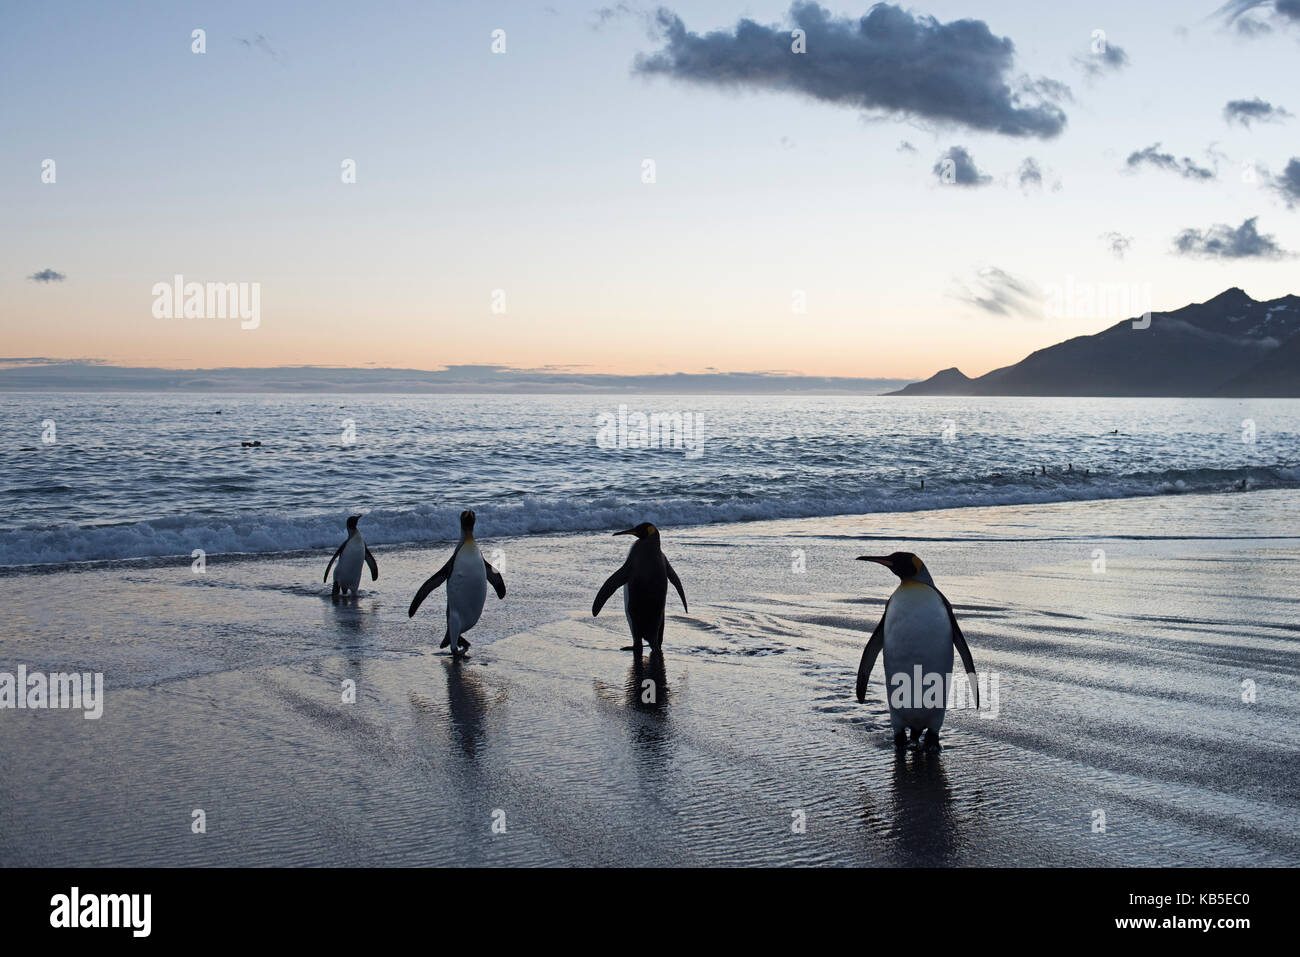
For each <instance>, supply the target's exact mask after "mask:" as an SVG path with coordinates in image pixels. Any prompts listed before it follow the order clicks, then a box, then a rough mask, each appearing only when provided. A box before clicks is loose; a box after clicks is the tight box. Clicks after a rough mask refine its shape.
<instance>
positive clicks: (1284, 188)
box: [1273, 156, 1300, 209]
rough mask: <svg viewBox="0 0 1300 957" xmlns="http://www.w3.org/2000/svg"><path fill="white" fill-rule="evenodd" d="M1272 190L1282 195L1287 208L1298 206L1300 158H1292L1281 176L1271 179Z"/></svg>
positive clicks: (1299, 198) (1299, 196)
mask: <svg viewBox="0 0 1300 957" xmlns="http://www.w3.org/2000/svg"><path fill="white" fill-rule="evenodd" d="M1273 188H1274V189H1276V190H1277V191H1278V192H1279V193H1281V194H1282V198H1283V199H1285V200H1286V204H1287V207H1288V208H1290V209H1294V208H1295V207H1296V206H1300V157H1294V156H1293V157H1292V158H1291V162H1289V163H1287V164H1286V169H1284V170H1282V175H1281V176H1274V177H1273Z"/></svg>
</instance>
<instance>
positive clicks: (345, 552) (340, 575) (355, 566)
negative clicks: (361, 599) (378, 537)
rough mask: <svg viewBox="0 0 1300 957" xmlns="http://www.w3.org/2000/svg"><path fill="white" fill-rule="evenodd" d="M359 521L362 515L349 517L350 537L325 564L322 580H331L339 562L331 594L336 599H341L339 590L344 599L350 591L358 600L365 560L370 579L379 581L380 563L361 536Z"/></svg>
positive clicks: (353, 597)
mask: <svg viewBox="0 0 1300 957" xmlns="http://www.w3.org/2000/svg"><path fill="white" fill-rule="evenodd" d="M359 521H361V516H360V515H351V516H349V517H348V537H347V539H346V540H344V542H343V544H342V545H340V546H339V548H338V551H336V552H335V553H334V557H333V558H331V559H330V562H329V564H328V565H326V566H325V577H323V578H322V579H321V581H322V582H327V581H329V579H330V568H331V567H333V565H334V563H335V562H336V561H337V562H338V563H339V567H338V568H336V569H334V590H333V592H332V593H331V594H330V597H331V599H333V600H334V601H338V600H339V592H342V593H343V599H344V601H346V600H347V595H348V592H352V600H353V601H356V598H357V586H358V585H360V584H361V565H362V563H363V562H364V563H365V564H366V565H369V566H370V580H371V581H372V582H377V581H379V565H378V564H376V563H375V556H374V555H371V554H370V549H368V548H366V540H365V539H364V538H362V537H361V532H360V531H358V529H357V522H359Z"/></svg>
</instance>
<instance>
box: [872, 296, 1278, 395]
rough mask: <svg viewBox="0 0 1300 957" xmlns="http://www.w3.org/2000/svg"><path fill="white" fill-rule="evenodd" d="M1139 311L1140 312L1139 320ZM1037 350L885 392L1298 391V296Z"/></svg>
mask: <svg viewBox="0 0 1300 957" xmlns="http://www.w3.org/2000/svg"><path fill="white" fill-rule="evenodd" d="M1134 318H1137V317H1134ZM1133 322H1134V320H1133V319H1126V320H1124V321H1123V322H1119V323H1116V324H1115V325H1113V326H1111V327H1110V328H1109V329H1106V330H1103V331H1102V332H1098V333H1097V334H1095V335H1091V336H1076V337H1075V338H1073V339H1067V340H1065V341H1064V342H1058V343H1057V344H1056V345H1054V346H1048V347H1047V348H1046V349H1039V350H1038V351H1037V352H1034V353H1031V354H1030V355H1028V356H1026V357H1025V358H1024V359H1021V360H1020V361H1019V362H1017V363H1016V364H1015V365H1010V366H1005V367H1004V368H1001V369H994V370H993V371H992V372H989V373H987V374H986V375H982V376H980V377H979V378H976V379H972V378H969V377H968V376H966V375H964V374H963V373H962V372H961V370H959V369H956V368H952V369H944V370H943V371H942V372H936V373H935V374H934V375H932V376H931V377H930V378H928V379H926V380H925V381H924V382H913V383H912V384H910V385H907V386H904V387H903V388H901V389H899V390H897V391H896V392H889V393H886V394H887V395H976V396H978V395H1056V396H1168V397H1173V396H1181V397H1187V398H1192V397H1216V396H1223V397H1234V398H1247V397H1267V398H1285V397H1300V296H1295V295H1289V296H1283V297H1282V298H1280V299H1273V300H1270V301H1268V302H1257V301H1255V300H1254V299H1252V298H1250V296H1248V295H1247V294H1246V293H1245V292H1243V291H1242V290H1240V289H1237V288H1235V287H1234V288H1232V289H1228V290H1225V291H1224V292H1221V293H1220V294H1219V295H1217V296H1215V297H1214V298H1213V299H1210V300H1208V301H1206V302H1202V303H1193V304H1192V305H1188V306H1184V307H1182V308H1181V309H1176V310H1174V311H1173V312H1153V313H1152V314H1151V325H1150V327H1148V328H1145V329H1144V328H1136V327H1135V326H1134V324H1133Z"/></svg>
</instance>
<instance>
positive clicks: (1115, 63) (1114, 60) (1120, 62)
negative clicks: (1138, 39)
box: [1074, 43, 1129, 76]
mask: <svg viewBox="0 0 1300 957" xmlns="http://www.w3.org/2000/svg"><path fill="white" fill-rule="evenodd" d="M1074 62H1075V63H1076V64H1078V66H1080V67H1081V68H1082V69H1083V71H1084V72H1085V73H1087V74H1088V75H1089V76H1101V75H1102V74H1103V73H1106V72H1107V71H1109V72H1112V73H1114V72H1115V71H1117V70H1122V69H1123V68H1124V67H1126V66H1128V64H1129V59H1128V54H1127V53H1125V52H1124V49H1123V48H1122V47H1120V46H1119V45H1118V44H1115V43H1106V44H1105V45H1104V46H1102V48H1101V50H1100V51H1099V52H1097V53H1088V54H1086V55H1083V56H1076V57H1075V58H1074Z"/></svg>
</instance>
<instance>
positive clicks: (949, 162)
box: [933, 146, 993, 186]
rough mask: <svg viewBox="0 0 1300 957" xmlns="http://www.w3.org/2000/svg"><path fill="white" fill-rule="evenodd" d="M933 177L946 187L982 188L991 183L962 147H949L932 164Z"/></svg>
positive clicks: (990, 179)
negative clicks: (937, 178)
mask: <svg viewBox="0 0 1300 957" xmlns="http://www.w3.org/2000/svg"><path fill="white" fill-rule="evenodd" d="M933 172H934V175H935V176H937V177H939V182H941V183H943V184H944V185H946V186H983V185H985V184H986V183H990V182H992V181H993V177H992V176H987V175H985V174H984V173H983V172H981V171H980V169H979V167H978V166H976V165H975V160H974V158H973V157H972V156H971V155H970V153H968V152H966V147H964V146H950V147H948V151H947V152H946V153H944V154H943V155H942V156H940V157H939V158H938V159H937V160H935V163H934V169H933Z"/></svg>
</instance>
